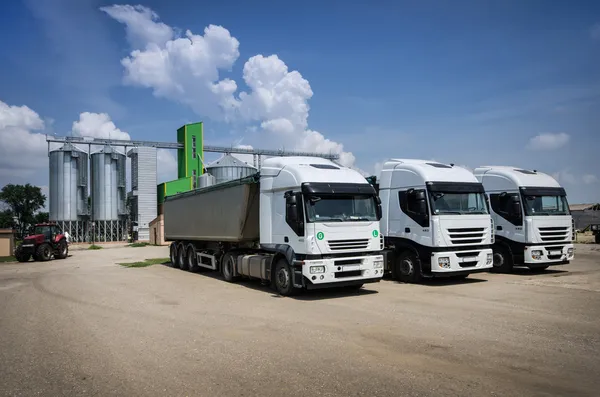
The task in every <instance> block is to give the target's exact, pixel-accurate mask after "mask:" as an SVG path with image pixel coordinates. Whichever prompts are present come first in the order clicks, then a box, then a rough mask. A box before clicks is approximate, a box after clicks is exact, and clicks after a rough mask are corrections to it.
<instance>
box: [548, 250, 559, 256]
mask: <svg viewBox="0 0 600 397" xmlns="http://www.w3.org/2000/svg"><path fill="white" fill-rule="evenodd" d="M548 254H549V255H560V254H562V252H561V251H549V252H548Z"/></svg>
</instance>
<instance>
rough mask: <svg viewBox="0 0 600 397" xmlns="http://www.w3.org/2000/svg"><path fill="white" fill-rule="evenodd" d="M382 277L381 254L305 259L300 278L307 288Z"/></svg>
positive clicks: (339, 284) (358, 282) (366, 281)
mask: <svg viewBox="0 0 600 397" xmlns="http://www.w3.org/2000/svg"><path fill="white" fill-rule="evenodd" d="M382 277H383V255H369V256H356V257H338V258H327V259H318V260H305V261H304V263H303V265H302V278H303V280H304V284H305V285H306V286H307V288H310V289H312V288H316V287H318V286H321V287H327V286H329V285H331V286H342V285H355V284H360V283H368V282H378V281H380V280H381V278H382Z"/></svg>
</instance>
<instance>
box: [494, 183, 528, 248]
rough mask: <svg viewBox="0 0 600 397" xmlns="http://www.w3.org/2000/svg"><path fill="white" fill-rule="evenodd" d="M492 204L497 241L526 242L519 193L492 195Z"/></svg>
mask: <svg viewBox="0 0 600 397" xmlns="http://www.w3.org/2000/svg"><path fill="white" fill-rule="evenodd" d="M490 204H491V207H492V212H493V214H494V215H495V216H494V222H495V225H496V241H501V240H502V239H507V240H510V241H514V242H520V243H524V242H525V227H524V222H523V208H522V203H521V196H520V194H519V193H508V192H502V193H492V194H490Z"/></svg>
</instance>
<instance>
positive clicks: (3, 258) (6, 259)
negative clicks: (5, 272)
mask: <svg viewBox="0 0 600 397" xmlns="http://www.w3.org/2000/svg"><path fill="white" fill-rule="evenodd" d="M16 261H17V258H15V257H14V256H0V263H3V262H16Z"/></svg>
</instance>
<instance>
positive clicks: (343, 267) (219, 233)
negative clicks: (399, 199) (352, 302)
mask: <svg viewBox="0 0 600 397" xmlns="http://www.w3.org/2000/svg"><path fill="white" fill-rule="evenodd" d="M380 218H381V206H380V204H379V199H378V197H377V195H376V193H375V189H374V188H373V186H371V185H370V184H369V183H367V181H366V180H365V178H364V177H363V176H362V175H361V174H360V173H358V172H357V171H354V170H352V169H350V168H346V167H342V166H340V165H337V164H335V163H333V162H331V161H329V160H325V159H321V158H313V157H274V158H269V159H266V160H265V161H264V162H263V166H262V168H261V170H260V173H259V174H256V175H253V176H251V177H247V178H244V179H239V180H234V181H230V182H225V183H221V184H216V185H213V186H209V187H205V188H200V189H196V190H193V191H190V192H186V193H181V194H178V195H174V196H170V197H167V198H166V199H165V203H164V228H165V229H164V230H165V239H166V240H167V241H172V243H171V262H172V263H173V265H174V266H175V267H179V268H181V269H186V270H192V271H194V270H200V269H203V268H204V269H210V270H217V271H220V272H221V273H222V275H223V278H224V279H225V280H227V281H234V280H236V279H237V278H239V277H247V278H254V279H259V280H262V281H263V282H264V283H267V284H270V285H272V286H273V287H274V288H275V289H276V290H277V291H278V292H279V293H280V294H281V295H292V294H294V293H296V292H297V291H298V290H299V289H302V288H306V289H315V288H328V287H342V286H347V287H352V288H360V287H361V286H362V285H363V284H365V283H372V282H378V281H380V280H381V278H382V276H383V255H382V253H381V252H382V249H383V238H382V237H381V234H380V228H379V219H380Z"/></svg>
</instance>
